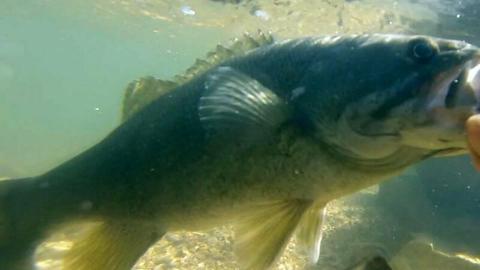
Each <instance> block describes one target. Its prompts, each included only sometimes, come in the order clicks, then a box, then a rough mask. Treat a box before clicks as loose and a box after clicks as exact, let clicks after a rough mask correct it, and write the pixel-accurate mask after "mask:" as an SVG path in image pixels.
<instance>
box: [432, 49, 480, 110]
mask: <svg viewBox="0 0 480 270" xmlns="http://www.w3.org/2000/svg"><path fill="white" fill-rule="evenodd" d="M462 76H466V78H462ZM466 87H470V88H471V90H472V92H473V93H474V96H475V104H476V105H475V108H474V110H472V114H473V111H475V112H477V113H478V112H480V52H477V53H475V54H472V55H471V56H470V57H469V59H467V60H465V61H463V62H462V63H460V64H458V65H455V66H453V67H451V68H449V69H448V70H446V71H444V72H442V73H440V74H438V75H437V76H436V79H435V81H434V83H433V85H432V86H431V89H432V90H433V92H432V94H431V95H430V97H429V98H428V101H427V104H428V105H427V108H428V111H430V112H435V111H436V110H438V109H439V108H440V109H455V108H456V107H457V105H456V104H451V102H454V101H452V100H451V99H456V98H457V97H458V95H460V93H461V92H462V91H467V90H466V89H464V88H466ZM472 102H473V100H472Z"/></svg>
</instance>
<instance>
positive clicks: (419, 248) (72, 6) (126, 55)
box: [0, 0, 480, 270]
mask: <svg viewBox="0 0 480 270" xmlns="http://www.w3.org/2000/svg"><path fill="white" fill-rule="evenodd" d="M224 2H225V3H224ZM237 2H238V3H237ZM479 13H480V3H478V1H475V0H470V1H467V0H464V1H453V0H428V1H413V0H411V1H409V0H401V1H393V0H386V1H381V0H350V1H347V0H325V1H323V0H322V1H321V0H318V1H314V0H275V1H267V0H244V1H221V0H216V1H213V0H190V1H188V0H178V1H174V0H171V1H170V0H109V1H107V0H85V1H80V0H72V1H61V0H38V1H33V0H26V1H14V0H2V1H0V179H1V178H17V177H27V176H32V175H38V174H41V173H43V172H45V171H47V170H49V169H50V168H52V167H54V166H56V165H58V164H60V163H61V162H63V161H65V160H67V159H69V158H71V157H72V156H74V155H75V154H77V153H79V152H81V151H82V150H85V149H86V148H88V147H89V146H91V145H93V144H95V143H97V142H98V141H99V140H101V139H102V138H103V137H104V136H106V135H107V134H108V133H109V132H110V131H111V130H112V129H114V128H115V127H116V126H118V125H119V124H120V112H121V109H122V100H123V95H124V90H125V88H126V86H127V85H128V83H130V82H131V81H133V80H135V79H138V78H140V77H144V76H154V77H156V78H165V79H168V78H171V77H173V76H175V75H176V74H180V73H182V72H183V71H184V70H185V69H187V68H188V67H189V66H191V64H192V63H193V62H194V61H195V59H196V58H201V57H203V56H204V55H205V53H206V52H208V51H209V50H211V49H212V48H214V47H215V46H216V45H217V44H219V43H223V44H225V43H228V42H229V40H230V39H232V38H235V37H238V36H241V35H242V34H243V33H244V32H246V31H249V32H256V31H257V29H262V30H264V31H271V32H272V33H273V34H274V35H276V36H277V37H278V38H279V39H282V38H289V37H300V36H306V35H323V34H352V33H373V32H376V33H407V34H428V35H434V36H439V37H445V38H455V39H460V40H466V41H468V42H470V43H472V44H476V45H480V28H478V25H479V23H480V17H479V15H480V14H479ZM452 160H454V161H452ZM452 160H449V159H446V160H442V161H438V162H439V164H434V163H433V162H431V163H428V162H427V163H425V164H422V167H420V169H418V170H417V169H412V170H411V171H410V172H409V173H407V174H406V176H404V177H403V178H402V179H396V180H395V181H398V182H399V183H400V182H401V181H403V182H405V181H406V183H410V182H408V181H415V182H414V183H413V184H412V185H411V186H408V185H407V184H405V186H402V188H404V189H405V191H404V194H408V195H405V196H409V197H408V198H409V200H405V197H402V196H401V195H398V194H397V196H398V197H399V198H396V197H395V196H389V195H388V194H389V193H388V192H391V190H389V188H388V187H385V188H381V187H380V188H378V189H377V190H374V191H372V190H367V191H364V192H362V193H360V194H357V195H354V196H352V197H349V198H346V199H344V200H339V201H335V202H333V203H331V204H329V206H328V212H327V219H326V224H325V228H326V229H325V239H324V241H323V244H322V253H321V258H320V262H319V265H317V266H316V267H312V269H340V270H344V269H345V270H347V269H362V268H349V267H351V266H353V265H355V264H356V263H358V262H361V261H362V260H363V259H365V258H367V257H369V256H372V254H380V255H382V256H386V257H388V258H389V259H390V260H391V262H392V267H394V269H412V270H414V269H415V270H416V269H418V270H429V269H439V270H442V269H480V241H474V240H475V239H477V238H472V237H473V236H475V237H477V235H480V234H479V233H478V231H477V229H476V228H475V224H478V222H477V221H480V216H477V215H478V214H477V215H476V213H477V212H479V211H476V210H480V209H478V208H480V187H479V184H477V183H475V182H474V181H475V180H480V177H479V176H480V175H478V174H476V173H475V172H472V171H473V169H472V168H471V167H470V162H469V159H468V158H465V157H460V158H455V159H452ZM442 164H449V165H450V164H455V166H450V168H449V170H447V171H440V170H439V169H438V168H443V166H444V165H442ZM421 168H427V169H423V171H422V169H421ZM432 170H434V171H436V172H437V174H438V175H434V176H430V177H433V178H434V179H440V178H442V177H444V178H445V179H444V180H442V181H440V182H438V183H436V182H434V183H432V181H430V182H425V183H424V182H423V181H422V179H426V178H427V177H428V176H427V173H425V171H432ZM449 172H450V173H452V174H453V175H455V177H456V178H458V179H461V180H462V181H463V182H461V183H460V184H459V181H458V179H457V180H455V179H454V178H455V177H454V176H451V175H450V176H448V175H447V176H446V174H448V173H449ZM405 179H406V180H405ZM442 179H443V178H442ZM452 179H453V180H452ZM418 181H421V183H422V184H418ZM450 181H455V183H456V184H452V185H450V184H449V183H450ZM403 182H402V183H403ZM395 183H397V182H393V184H392V185H395ZM403 184H404V183H403ZM399 185H401V184H399ZM419 187H420V188H419ZM390 188H392V187H390ZM402 188H400V187H393V189H394V190H402ZM412 188H419V189H420V190H417V189H415V191H414V192H412V191H411V190H410V189H412ZM441 188H443V189H446V190H447V191H448V192H445V191H443V194H448V195H444V196H433V195H432V190H438V189H441ZM435 192H436V191H434V193H435ZM440 192H442V191H440ZM476 192H477V193H476ZM385 194H386V195H385ZM411 194H417V195H416V196H417V197H415V199H411V198H413V196H412V195H411ZM476 194H478V197H477V195H476ZM457 197H461V198H463V200H455V199H454V198H457ZM410 199H411V200H410ZM406 204H407V205H408V206H409V207H403V206H402V205H406ZM416 204H419V205H422V207H416ZM452 205H454V207H452ZM438 208H441V209H443V210H444V211H443V212H442V211H440V210H437V209H438ZM405 209H408V211H407V210H405ZM419 209H421V211H420V210H419ZM415 211H418V212H415ZM437 211H438V213H437ZM407 212H408V213H407ZM440 212H441V213H440ZM402 214H404V215H403V216H402ZM452 220H453V221H452ZM452 222H453V223H452ZM372 226H374V227H375V229H374V230H371V229H368V228H372ZM452 227H453V228H455V229H453V228H452ZM372 231H373V232H372ZM79 233H81V229H78V228H74V229H71V230H69V231H66V232H62V233H59V234H57V235H54V236H52V238H51V239H50V242H47V243H45V244H44V245H43V246H41V248H40V249H39V251H38V261H39V263H38V268H39V269H60V268H59V267H60V266H59V265H60V264H59V259H61V256H62V255H63V254H64V252H65V251H66V250H68V248H69V247H70V246H71V243H70V242H69V239H70V238H74V237H76V234H79ZM479 240H480V239H479ZM232 243H233V234H232V232H231V230H230V228H228V227H226V228H218V229H215V230H212V231H208V232H206V233H201V232H198V233H197V232H195V233H178V234H167V236H166V237H165V238H164V239H162V240H161V241H160V242H159V243H158V244H157V245H155V246H154V247H152V248H151V249H150V250H149V251H148V252H147V254H146V255H145V256H144V257H143V258H142V259H141V260H140V261H139V262H138V263H137V266H136V267H135V269H137V270H140V269H142V270H147V269H148V270H150V269H156V270H159V269H237V268H238V264H236V263H235V256H234V254H233V247H232ZM352 243H355V245H353V244H352ZM356 244H358V245H356ZM430 247H435V248H436V249H438V250H435V249H434V248H430ZM371 250H373V252H370V251H371ZM379 250H380V251H379ZM365 251H368V252H365ZM437 251H438V252H437ZM340 254H342V255H341V256H340ZM304 265H306V259H305V258H304V257H303V256H302V255H301V254H298V252H297V250H296V248H295V242H294V241H293V242H292V243H291V244H290V245H289V246H288V247H287V250H286V253H285V255H284V256H283V257H282V258H281V259H280V260H279V262H278V263H277V265H276V266H275V267H276V269H302V268H301V267H304ZM0 269H2V268H1V266H0Z"/></svg>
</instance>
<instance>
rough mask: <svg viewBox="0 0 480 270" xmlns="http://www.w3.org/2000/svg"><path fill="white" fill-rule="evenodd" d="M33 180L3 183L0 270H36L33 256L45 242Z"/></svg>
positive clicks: (0, 207)
mask: <svg viewBox="0 0 480 270" xmlns="http://www.w3.org/2000/svg"><path fill="white" fill-rule="evenodd" d="M33 182H34V181H33V179H32V178H23V179H8V180H1V181H0V266H1V269H8V270H30V269H34V268H33V252H34V250H35V247H36V244H37V243H38V241H39V240H41V239H42V233H43V228H44V226H43V223H44V221H43V220H42V217H41V216H39V215H40V213H38V212H37V211H36V209H38V206H39V204H38V201H37V200H36V198H37V195H35V194H34V192H32V191H33V189H34V184H33Z"/></svg>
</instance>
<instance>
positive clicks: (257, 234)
mask: <svg viewBox="0 0 480 270" xmlns="http://www.w3.org/2000/svg"><path fill="white" fill-rule="evenodd" d="M310 204H311V202H310V201H306V200H287V201H277V202H269V203H265V204H261V205H255V206H254V207H252V208H251V209H250V208H249V210H248V211H246V212H245V213H244V214H243V215H241V217H240V220H239V222H238V223H237V224H236V226H235V237H236V239H235V252H236V255H237V257H238V261H239V263H240V264H241V266H242V269H248V270H264V269H268V268H269V267H270V266H271V265H272V264H273V263H274V262H275V260H276V259H277V258H278V257H279V255H280V254H281V252H282V251H283V249H284V248H285V246H286V244H287V243H288V241H289V239H290V236H291V235H292V233H293V232H294V231H295V228H296V227H297V224H298V223H299V221H300V220H301V218H302V215H303V213H304V211H305V210H306V209H307V208H308V206H309V205H310Z"/></svg>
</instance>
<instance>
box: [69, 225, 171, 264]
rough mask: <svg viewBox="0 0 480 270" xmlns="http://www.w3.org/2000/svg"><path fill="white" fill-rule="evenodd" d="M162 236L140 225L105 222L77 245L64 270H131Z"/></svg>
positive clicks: (152, 229)
mask: <svg viewBox="0 0 480 270" xmlns="http://www.w3.org/2000/svg"><path fill="white" fill-rule="evenodd" d="M161 236H162V234H161V233H160V234H159V233H158V232H156V231H155V229H154V228H153V227H152V226H147V225H143V224H138V223H134V224H131V223H116V222H106V223H102V224H99V225H98V226H95V227H94V228H93V229H92V230H91V231H90V232H88V233H87V235H86V236H85V237H84V238H82V239H79V240H78V241H76V242H75V243H74V245H73V247H72V249H71V250H70V251H69V252H68V253H67V255H66V257H65V259H64V261H63V268H62V269H64V270H105V269H109V270H130V269H131V268H132V267H133V266H134V264H135V263H136V261H137V260H138V258H140V257H141V256H142V255H143V254H144V253H145V251H146V250H147V249H148V248H149V247H150V246H151V245H152V244H153V243H155V241H157V240H158V239H159V238H160V237H161Z"/></svg>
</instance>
